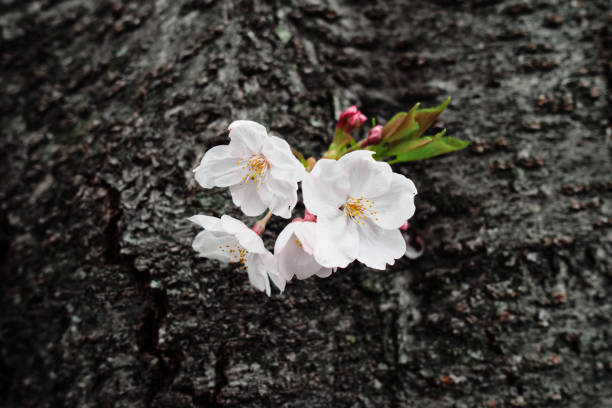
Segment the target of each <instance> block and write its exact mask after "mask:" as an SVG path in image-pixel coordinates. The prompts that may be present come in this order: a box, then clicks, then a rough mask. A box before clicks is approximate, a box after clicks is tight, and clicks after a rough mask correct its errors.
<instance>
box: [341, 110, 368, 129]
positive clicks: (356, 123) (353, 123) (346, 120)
mask: <svg viewBox="0 0 612 408" xmlns="http://www.w3.org/2000/svg"><path fill="white" fill-rule="evenodd" d="M366 120H368V118H367V117H366V116H365V115H364V114H363V113H361V111H360V110H358V109H357V107H356V106H355V105H352V106H350V107H348V108H346V109H345V110H344V112H342V114H341V115H340V119H338V124H337V125H336V129H342V130H344V131H345V132H346V133H351V132H352V131H353V130H355V129H357V128H359V127H361V125H363V124H364V123H365V121H366Z"/></svg>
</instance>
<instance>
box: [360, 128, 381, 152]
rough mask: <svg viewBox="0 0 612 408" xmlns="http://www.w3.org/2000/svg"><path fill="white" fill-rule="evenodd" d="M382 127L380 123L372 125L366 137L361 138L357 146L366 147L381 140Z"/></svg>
mask: <svg viewBox="0 0 612 408" xmlns="http://www.w3.org/2000/svg"><path fill="white" fill-rule="evenodd" d="M382 129H383V127H382V126H381V125H376V126H374V127H373V128H372V129H370V132H369V133H368V137H367V138H365V139H364V140H362V141H361V142H360V143H359V146H360V147H366V146H371V145H376V144H378V143H380V141H381V140H382Z"/></svg>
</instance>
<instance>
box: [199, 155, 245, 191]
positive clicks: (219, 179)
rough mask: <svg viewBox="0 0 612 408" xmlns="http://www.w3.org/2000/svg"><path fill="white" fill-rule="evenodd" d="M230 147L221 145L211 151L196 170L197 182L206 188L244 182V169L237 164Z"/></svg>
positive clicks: (236, 158)
mask: <svg viewBox="0 0 612 408" xmlns="http://www.w3.org/2000/svg"><path fill="white" fill-rule="evenodd" d="M238 160H239V158H238V157H236V156H234V155H233V153H232V152H231V151H230V148H229V146H227V145H221V146H215V147H213V148H212V149H209V150H207V151H206V153H205V154H204V157H202V161H201V162H200V165H199V166H198V167H197V168H196V169H195V170H194V172H195V179H196V181H197V182H198V183H199V184H200V185H201V186H202V187H204V188H211V187H215V186H216V187H228V186H231V185H233V184H237V183H239V182H240V181H241V180H242V177H243V175H244V174H243V173H244V169H242V167H241V166H240V165H238V164H237V162H238Z"/></svg>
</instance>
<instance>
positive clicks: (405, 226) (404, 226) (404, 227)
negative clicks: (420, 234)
mask: <svg viewBox="0 0 612 408" xmlns="http://www.w3.org/2000/svg"><path fill="white" fill-rule="evenodd" d="M400 229H401V230H402V231H406V230H407V229H408V221H406V222H405V223H403V224H402V226H401V227H400Z"/></svg>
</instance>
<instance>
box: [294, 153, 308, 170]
mask: <svg viewBox="0 0 612 408" xmlns="http://www.w3.org/2000/svg"><path fill="white" fill-rule="evenodd" d="M291 153H293V155H294V156H295V157H297V159H298V160H299V161H300V163H302V165H303V166H304V167H308V163H307V162H306V159H305V158H304V155H302V153H300V152H298V151H297V150H295V149H294V148H291Z"/></svg>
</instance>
